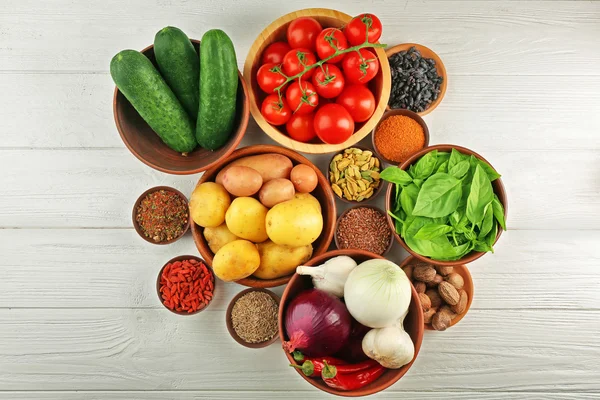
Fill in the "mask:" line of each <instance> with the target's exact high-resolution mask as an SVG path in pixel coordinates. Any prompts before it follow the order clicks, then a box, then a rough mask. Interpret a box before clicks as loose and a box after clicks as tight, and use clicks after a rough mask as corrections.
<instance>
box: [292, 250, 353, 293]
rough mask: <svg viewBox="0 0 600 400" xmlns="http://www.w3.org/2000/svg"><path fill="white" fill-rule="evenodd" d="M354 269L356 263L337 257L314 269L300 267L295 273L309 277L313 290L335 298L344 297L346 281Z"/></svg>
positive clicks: (347, 258)
mask: <svg viewBox="0 0 600 400" xmlns="http://www.w3.org/2000/svg"><path fill="white" fill-rule="evenodd" d="M354 268H356V261H354V260H353V259H352V258H350V257H348V256H338V257H334V258H331V259H329V260H328V261H326V262H325V263H324V264H323V265H318V266H316V267H308V266H305V265H301V266H299V267H297V268H296V273H298V274H300V275H309V276H311V277H312V282H313V285H314V287H315V288H317V289H320V290H323V291H325V292H327V293H330V294H332V295H334V296H336V297H344V285H345V283H346V279H348V275H349V274H350V272H352V270H353V269H354Z"/></svg>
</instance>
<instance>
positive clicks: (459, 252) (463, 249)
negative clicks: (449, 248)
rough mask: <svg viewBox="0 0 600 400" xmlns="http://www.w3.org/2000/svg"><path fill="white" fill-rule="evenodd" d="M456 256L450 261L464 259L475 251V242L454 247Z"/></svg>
mask: <svg viewBox="0 0 600 400" xmlns="http://www.w3.org/2000/svg"><path fill="white" fill-rule="evenodd" d="M453 249H454V255H453V256H452V257H451V258H450V260H458V259H459V258H462V257H464V256H465V255H466V254H467V253H469V252H470V251H471V250H473V242H466V243H463V244H461V245H459V246H455V247H453Z"/></svg>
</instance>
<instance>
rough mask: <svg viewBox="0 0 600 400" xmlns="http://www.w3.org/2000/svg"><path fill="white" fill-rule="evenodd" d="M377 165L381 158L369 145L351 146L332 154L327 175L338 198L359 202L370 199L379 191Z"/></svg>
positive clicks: (380, 186) (379, 169)
mask: <svg viewBox="0 0 600 400" xmlns="http://www.w3.org/2000/svg"><path fill="white" fill-rule="evenodd" d="M381 166H382V162H381V160H380V159H379V158H378V157H377V156H376V155H375V154H374V153H373V150H372V149H369V148H367V147H360V146H353V147H349V148H347V149H345V150H344V151H341V152H339V153H336V154H334V156H333V157H332V158H331V160H330V162H329V169H328V170H327V179H329V184H330V185H331V189H332V190H333V192H334V193H335V195H336V197H337V198H338V199H340V200H342V201H343V202H346V203H349V204H359V203H361V202H363V201H366V200H371V199H374V198H375V197H377V195H378V194H379V193H380V192H381V189H382V188H383V181H382V180H381V178H380V176H379V174H380V172H381Z"/></svg>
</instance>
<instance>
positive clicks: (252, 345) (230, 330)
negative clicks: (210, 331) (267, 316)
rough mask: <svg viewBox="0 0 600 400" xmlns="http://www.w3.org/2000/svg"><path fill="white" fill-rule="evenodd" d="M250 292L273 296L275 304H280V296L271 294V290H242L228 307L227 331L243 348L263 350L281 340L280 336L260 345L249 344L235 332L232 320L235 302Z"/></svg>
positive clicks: (226, 315) (226, 317)
mask: <svg viewBox="0 0 600 400" xmlns="http://www.w3.org/2000/svg"><path fill="white" fill-rule="evenodd" d="M250 292H263V293H266V294H268V295H269V296H271V298H272V299H273V300H275V303H277V305H278V306H279V302H280V298H279V296H277V295H276V294H275V293H273V292H271V291H270V290H267V289H257V288H250V289H245V290H242V291H241V292H239V293H238V294H237V295H235V297H234V298H233V299H231V301H230V302H229V306H227V312H226V313H225V322H226V324H227V330H228V331H229V334H230V335H231V337H232V338H233V340H235V341H236V342H238V343H239V344H241V345H242V346H244V347H248V348H250V349H261V348H263V347H267V346H269V345H271V344H273V343H275V342H276V341H277V339H279V336H278V335H275V336H273V338H272V339H270V340H267V341H264V342H260V343H248V342H246V341H245V340H244V339H242V338H241V337H240V336H239V335H238V334H237V333H236V332H235V329H233V322H232V320H231V312H232V311H233V306H234V305H235V302H236V301H238V299H239V298H240V297H242V296H243V295H245V294H247V293H250Z"/></svg>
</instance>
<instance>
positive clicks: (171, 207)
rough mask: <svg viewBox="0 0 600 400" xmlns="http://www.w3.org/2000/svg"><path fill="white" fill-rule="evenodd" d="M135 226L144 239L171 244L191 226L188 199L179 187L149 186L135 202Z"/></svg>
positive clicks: (150, 241) (155, 242)
mask: <svg viewBox="0 0 600 400" xmlns="http://www.w3.org/2000/svg"><path fill="white" fill-rule="evenodd" d="M132 217H133V227H134V228H135V230H136V232H137V233H138V234H139V235H140V236H141V237H142V239H144V240H145V241H147V242H149V243H153V244H170V243H173V242H174V241H176V240H178V239H179V238H181V237H182V236H183V235H184V234H185V233H186V232H187V230H188V229H189V227H190V212H189V205H188V200H187V198H186V197H185V196H184V194H183V193H181V192H180V191H179V190H177V189H174V188H172V187H168V186H156V187H153V188H150V189H148V190H146V191H145V192H144V193H142V194H141V196H140V197H138V199H137V200H136V202H135V204H134V206H133V216H132Z"/></svg>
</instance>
